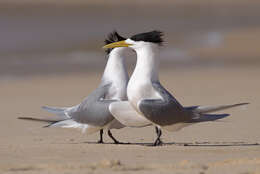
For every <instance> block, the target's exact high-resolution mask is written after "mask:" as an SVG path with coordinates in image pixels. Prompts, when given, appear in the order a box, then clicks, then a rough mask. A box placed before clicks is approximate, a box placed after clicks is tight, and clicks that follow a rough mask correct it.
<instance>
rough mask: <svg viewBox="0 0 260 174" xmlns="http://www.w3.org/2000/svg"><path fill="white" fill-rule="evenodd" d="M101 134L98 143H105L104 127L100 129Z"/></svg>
mask: <svg viewBox="0 0 260 174" xmlns="http://www.w3.org/2000/svg"><path fill="white" fill-rule="evenodd" d="M99 134H100V139H99V141H98V143H100V144H103V143H104V142H103V129H101V130H100V131H99Z"/></svg>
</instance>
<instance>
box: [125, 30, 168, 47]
mask: <svg viewBox="0 0 260 174" xmlns="http://www.w3.org/2000/svg"><path fill="white" fill-rule="evenodd" d="M162 36H163V32H161V31H156V30H154V31H151V32H146V33H140V34H136V35H134V36H132V37H131V38H130V39H132V40H134V41H144V42H152V43H157V44H159V45H161V44H162V43H163V38H162Z"/></svg>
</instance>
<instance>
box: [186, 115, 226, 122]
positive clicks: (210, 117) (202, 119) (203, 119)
mask: <svg viewBox="0 0 260 174" xmlns="http://www.w3.org/2000/svg"><path fill="white" fill-rule="evenodd" d="M228 116H229V114H202V115H200V117H196V118H194V119H192V120H191V121H190V123H198V122H206V121H216V120H219V119H222V118H225V117H228Z"/></svg>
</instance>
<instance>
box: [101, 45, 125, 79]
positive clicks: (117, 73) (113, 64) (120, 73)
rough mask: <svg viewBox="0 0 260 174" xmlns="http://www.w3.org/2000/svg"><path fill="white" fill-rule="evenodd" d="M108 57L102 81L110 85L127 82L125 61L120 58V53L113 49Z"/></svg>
mask: <svg viewBox="0 0 260 174" xmlns="http://www.w3.org/2000/svg"><path fill="white" fill-rule="evenodd" d="M108 56H109V57H108V61H107V65H106V67H105V70H104V74H103V77H102V80H103V81H109V82H112V83H117V82H120V81H128V73H127V71H126V67H125V59H124V58H123V57H122V56H123V55H122V53H121V52H119V51H117V50H116V49H115V50H112V51H111V52H110V54H109V55H108Z"/></svg>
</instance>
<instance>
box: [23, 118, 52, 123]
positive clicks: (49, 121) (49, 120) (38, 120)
mask: <svg viewBox="0 0 260 174" xmlns="http://www.w3.org/2000/svg"><path fill="white" fill-rule="evenodd" d="M18 119H21V120H29V121H36V122H44V123H55V122H57V120H51V119H41V118H33V117H18Z"/></svg>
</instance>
